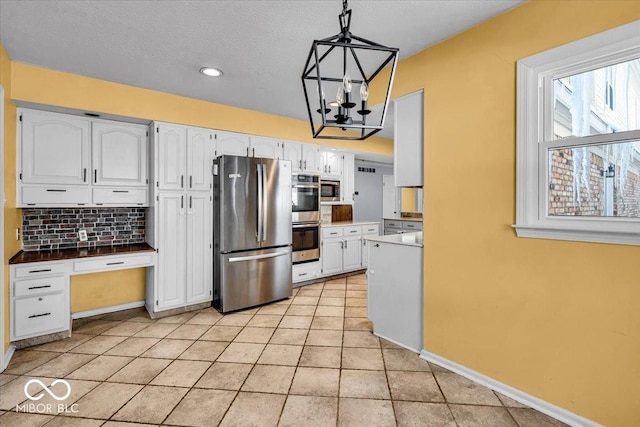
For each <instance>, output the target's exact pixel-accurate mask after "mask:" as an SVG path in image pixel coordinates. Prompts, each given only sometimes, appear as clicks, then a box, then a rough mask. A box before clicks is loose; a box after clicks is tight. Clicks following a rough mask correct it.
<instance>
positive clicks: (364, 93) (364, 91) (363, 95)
mask: <svg viewBox="0 0 640 427" xmlns="http://www.w3.org/2000/svg"><path fill="white" fill-rule="evenodd" d="M360 99H361V100H363V101H367V100H368V99H369V86H367V83H366V82H362V84H361V85H360Z"/></svg>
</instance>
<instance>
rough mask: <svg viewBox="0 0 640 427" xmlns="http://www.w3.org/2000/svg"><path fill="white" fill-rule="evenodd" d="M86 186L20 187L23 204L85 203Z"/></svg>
mask: <svg viewBox="0 0 640 427" xmlns="http://www.w3.org/2000/svg"><path fill="white" fill-rule="evenodd" d="M87 203H89V188H88V187H84V188H82V187H65V186H55V185H52V186H38V187H24V186H23V187H22V204H23V205H86V204H87Z"/></svg>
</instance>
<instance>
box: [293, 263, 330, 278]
mask: <svg viewBox="0 0 640 427" xmlns="http://www.w3.org/2000/svg"><path fill="white" fill-rule="evenodd" d="M291 276H292V280H293V283H297V282H306V281H307V280H314V279H317V278H319V277H321V276H322V263H321V262H320V261H313V262H304V263H301V264H294V265H293V273H292V275H291Z"/></svg>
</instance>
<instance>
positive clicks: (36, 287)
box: [29, 285, 51, 290]
mask: <svg viewBox="0 0 640 427" xmlns="http://www.w3.org/2000/svg"><path fill="white" fill-rule="evenodd" d="M50 287H51V285H42V286H31V287H30V288H29V290H31V289H45V288H50Z"/></svg>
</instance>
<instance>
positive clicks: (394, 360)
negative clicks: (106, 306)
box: [0, 275, 563, 427]
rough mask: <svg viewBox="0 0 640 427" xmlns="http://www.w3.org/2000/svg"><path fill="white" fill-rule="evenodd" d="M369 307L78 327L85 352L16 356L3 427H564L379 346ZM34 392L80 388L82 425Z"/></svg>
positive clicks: (3, 394)
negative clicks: (36, 409)
mask: <svg viewBox="0 0 640 427" xmlns="http://www.w3.org/2000/svg"><path fill="white" fill-rule="evenodd" d="M366 297H367V284H366V278H365V276H364V275H357V276H351V277H349V278H346V279H338V280H332V281H328V282H326V283H320V284H315V285H310V286H305V287H303V288H300V289H295V290H294V297H293V298H291V299H289V300H286V301H281V302H277V303H274V304H269V305H266V306H263V307H260V308H255V309H251V310H244V311H241V312H239V313H233V314H229V315H225V316H222V315H220V314H219V313H218V312H216V311H215V310H214V309H213V308H209V309H205V310H201V311H199V312H192V313H185V314H180V315H177V316H173V317H168V318H163V319H159V320H156V321H154V320H151V319H149V317H148V316H147V314H146V312H145V311H144V310H143V309H137V310H128V311H123V312H118V313H112V314H108V315H103V316H96V317H94V318H90V319H82V320H81V321H76V322H74V330H73V336H72V337H71V338H68V339H65V340H62V341H57V342H53V343H49V344H45V345H41V346H38V347H31V348H28V349H24V350H20V351H18V352H16V354H15V355H14V357H13V359H12V361H11V363H10V365H9V367H8V368H7V369H6V371H5V372H4V373H2V374H0V425H2V426H3V427H11V426H20V427H29V426H42V425H46V426H47V427H52V426H79V427H84V426H89V427H91V426H106V427H116V426H143V425H160V424H161V425H167V426H169V425H171V426H175V425H181V426H215V425H221V426H249V425H254V426H272V425H273V426H276V425H278V426H305V427H307V426H336V425H338V426H393V425H399V426H438V427H440V426H444V427H446V426H459V427H467V426H491V427H499V426H520V427H529V426H560V425H563V424H562V423H560V422H558V421H556V420H554V419H551V418H549V417H547V416H545V415H543V414H541V413H539V412H536V411H534V410H533V409H529V408H527V407H525V406H523V405H521V404H519V403H517V402H515V401H513V400H511V399H509V398H507V397H505V396H502V395H500V394H497V393H494V392H493V391H491V390H489V389H488V388H484V387H482V386H479V385H477V384H475V383H473V382H471V381H469V380H467V379H465V378H463V377H461V376H459V375H456V374H454V373H452V372H449V371H447V370H444V369H442V368H439V367H438V366H436V365H432V364H429V363H427V362H426V361H424V360H421V359H420V358H419V357H418V355H417V354H415V353H412V352H410V351H407V350H404V349H402V348H400V347H397V346H395V345H394V344H392V343H389V342H387V341H385V340H381V339H379V338H377V337H376V336H374V335H373V334H372V333H371V323H370V322H369V321H368V320H367V318H366V316H367V299H366ZM32 378H38V379H40V380H41V381H43V382H44V383H45V384H47V385H49V384H51V383H52V382H53V381H54V380H55V379H57V378H64V379H65V380H67V381H68V382H69V383H70V385H71V389H72V392H71V395H70V396H69V397H68V398H67V399H66V400H65V401H63V402H62V403H63V404H66V405H67V407H69V408H75V409H76V411H77V412H75V413H74V412H72V413H69V412H67V413H65V412H64V411H63V412H60V413H59V412H58V411H57V406H56V405H53V406H52V410H51V411H50V413H44V414H29V413H20V412H15V410H16V405H19V404H23V403H24V402H25V401H26V398H25V394H24V386H25V384H26V383H27V381H29V380H30V379H32ZM32 387H37V386H32ZM61 387H63V386H62V385H61V384H56V385H54V386H53V387H52V389H53V391H55V392H56V393H57V394H59V395H62V394H64V389H61ZM33 392H34V393H35V392H37V390H36V389H34V391H33ZM38 403H44V404H46V403H58V402H56V401H55V400H53V398H52V397H51V396H49V395H46V394H45V395H44V397H43V398H42V399H41V400H40V401H38ZM72 404H77V405H76V406H73V407H72V406H71V405H72Z"/></svg>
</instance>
